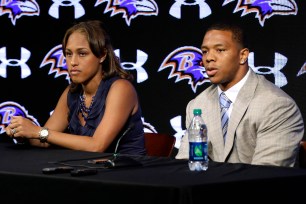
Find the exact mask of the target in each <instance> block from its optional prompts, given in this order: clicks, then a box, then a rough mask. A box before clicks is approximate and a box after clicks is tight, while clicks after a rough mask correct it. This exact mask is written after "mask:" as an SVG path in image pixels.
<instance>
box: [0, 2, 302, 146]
mask: <svg viewBox="0 0 306 204" xmlns="http://www.w3.org/2000/svg"><path fill="white" fill-rule="evenodd" d="M305 2H306V1H304V0H300V1H299V0H0V83H1V87H2V89H1V90H2V91H1V97H0V116H1V124H0V133H1V134H5V133H4V127H6V126H7V124H8V123H9V120H10V116H11V115H12V114H15V115H16V114H18V115H23V116H25V117H28V118H31V119H32V120H33V122H35V123H37V124H39V125H44V123H45V122H46V120H47V118H48V117H49V115H50V114H52V111H53V109H54V107H55V105H56V103H57V100H58V98H59V96H60V95H61V93H62V91H63V90H64V88H65V87H66V86H67V85H68V84H69V83H70V80H69V77H68V74H67V69H66V65H65V61H63V59H62V58H61V56H62V50H61V42H62V38H63V35H64V33H65V31H66V29H67V28H68V27H70V26H71V25H72V24H73V23H74V22H76V21H83V20H88V19H99V20H102V21H103V22H105V24H106V25H107V27H108V31H109V33H110V35H111V38H112V43H113V46H114V48H115V51H116V54H117V55H118V57H120V59H121V63H122V66H123V67H124V68H125V69H127V70H129V71H130V72H131V73H132V74H133V75H134V76H135V82H134V84H135V87H136V89H137V91H138V94H139V99H140V102H141V106H142V110H143V123H144V125H145V132H164V133H169V134H172V135H173V136H174V137H176V138H177V143H176V145H175V146H176V147H179V145H180V138H181V137H182V135H183V134H184V132H185V130H186V127H185V108H186V105H187V103H188V101H189V100H191V99H192V98H194V97H195V96H196V95H197V94H199V93H200V92H201V91H203V90H204V89H205V88H207V87H208V86H209V85H210V81H209V79H208V78H207V75H206V74H205V68H204V67H201V65H200V64H199V62H198V61H197V60H195V59H194V58H193V57H192V56H200V55H201V51H200V49H199V48H200V45H201V43H202V39H203V34H204V32H205V29H206V28H207V25H208V24H210V23H211V22H213V21H215V20H216V19H218V18H223V17H226V18H231V19H234V20H237V21H240V22H243V23H244V24H245V25H246V26H247V28H248V31H249V34H250V36H249V37H250V41H251V47H250V49H251V53H250V56H249V64H250V67H251V68H252V69H253V70H254V71H255V72H256V73H258V74H261V75H265V76H266V77H267V78H268V79H269V80H270V81H272V82H273V83H275V84H276V85H277V86H278V87H280V88H281V89H283V90H284V91H285V92H287V93H288V94H289V95H290V96H291V97H292V98H294V99H295V100H296V102H297V104H298V106H299V107H300V109H301V111H302V114H303V118H304V121H306V91H305V88H306V74H305V72H306V64H305V61H306V49H305V48H306V42H305V37H306V18H305V12H306V9H305V8H306V3H305ZM193 69H196V71H195V70H193ZM190 70H193V71H192V72H190Z"/></svg>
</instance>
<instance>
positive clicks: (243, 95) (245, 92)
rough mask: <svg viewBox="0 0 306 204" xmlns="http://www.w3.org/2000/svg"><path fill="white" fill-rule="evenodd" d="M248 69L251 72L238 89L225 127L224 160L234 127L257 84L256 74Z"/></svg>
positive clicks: (233, 134)
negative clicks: (226, 127)
mask: <svg viewBox="0 0 306 204" xmlns="http://www.w3.org/2000/svg"><path fill="white" fill-rule="evenodd" d="M250 71H251V73H250V75H249V77H248V79H247V80H246V82H245V84H244V86H243V87H242V88H241V90H240V91H239V93H238V95H237V98H236V101H235V103H234V104H233V110H232V113H231V117H230V120H229V124H228V129H227V136H226V143H225V149H224V161H225V160H226V158H227V157H228V155H229V153H230V151H231V149H232V148H233V145H234V140H235V132H236V129H237V127H238V125H239V123H240V121H241V120H242V118H243V116H244V114H245V112H246V111H247V109H248V106H249V104H250V102H251V100H252V98H253V96H254V93H255V90H256V87H257V84H258V78H257V76H256V74H255V73H254V72H253V71H252V70H250Z"/></svg>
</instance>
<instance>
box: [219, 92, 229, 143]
mask: <svg viewBox="0 0 306 204" xmlns="http://www.w3.org/2000/svg"><path fill="white" fill-rule="evenodd" d="M219 101H220V107H221V127H222V132H223V139H224V142H225V136H226V133H227V125H228V118H229V117H228V109H229V107H230V105H231V103H232V102H231V100H229V98H227V97H226V95H225V94H224V92H222V93H221V94H220V99H219Z"/></svg>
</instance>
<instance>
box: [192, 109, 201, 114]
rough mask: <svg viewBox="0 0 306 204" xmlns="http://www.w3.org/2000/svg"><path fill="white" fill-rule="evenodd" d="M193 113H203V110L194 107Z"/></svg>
mask: <svg viewBox="0 0 306 204" xmlns="http://www.w3.org/2000/svg"><path fill="white" fill-rule="evenodd" d="M193 114H194V115H201V114H202V110H201V109H193Z"/></svg>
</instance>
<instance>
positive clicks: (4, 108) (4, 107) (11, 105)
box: [0, 101, 40, 134]
mask: <svg viewBox="0 0 306 204" xmlns="http://www.w3.org/2000/svg"><path fill="white" fill-rule="evenodd" d="M12 116H22V117H25V118H28V119H30V120H31V121H32V122H33V123H34V124H36V125H38V126H40V125H39V123H38V122H37V120H36V119H35V118H34V117H33V116H31V115H29V114H28V111H27V110H26V109H25V108H24V107H22V106H21V105H19V104H18V103H15V102H13V101H7V102H3V103H1V104H0V117H1V123H0V134H2V133H4V132H5V128H6V127H7V126H8V125H9V124H10V122H11V119H12Z"/></svg>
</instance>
